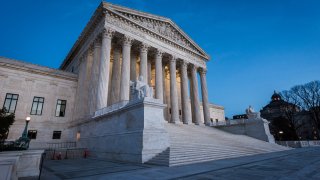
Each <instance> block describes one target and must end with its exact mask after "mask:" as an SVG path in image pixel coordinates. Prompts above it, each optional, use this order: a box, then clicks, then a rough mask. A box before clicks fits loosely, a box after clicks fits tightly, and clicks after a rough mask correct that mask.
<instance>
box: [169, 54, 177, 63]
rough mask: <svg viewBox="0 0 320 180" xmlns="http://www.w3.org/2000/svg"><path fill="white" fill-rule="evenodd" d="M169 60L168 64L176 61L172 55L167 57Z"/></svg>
mask: <svg viewBox="0 0 320 180" xmlns="http://www.w3.org/2000/svg"><path fill="white" fill-rule="evenodd" d="M169 60H170V62H176V61H177V57H176V56H174V55H171V56H170V57H169Z"/></svg>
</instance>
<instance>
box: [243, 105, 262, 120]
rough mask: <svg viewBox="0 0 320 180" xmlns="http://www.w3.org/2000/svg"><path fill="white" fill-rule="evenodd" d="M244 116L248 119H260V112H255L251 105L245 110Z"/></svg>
mask: <svg viewBox="0 0 320 180" xmlns="http://www.w3.org/2000/svg"><path fill="white" fill-rule="evenodd" d="M246 114H247V116H248V118H249V119H252V118H253V119H254V118H260V112H255V111H254V109H253V107H252V106H251V105H250V106H249V108H247V109H246Z"/></svg>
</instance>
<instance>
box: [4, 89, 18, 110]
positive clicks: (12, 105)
mask: <svg viewBox="0 0 320 180" xmlns="http://www.w3.org/2000/svg"><path fill="white" fill-rule="evenodd" d="M18 98H19V94H11V93H7V94H6V98H5V100H4V104H3V108H5V109H6V111H7V113H15V111H16V107H17V102H18Z"/></svg>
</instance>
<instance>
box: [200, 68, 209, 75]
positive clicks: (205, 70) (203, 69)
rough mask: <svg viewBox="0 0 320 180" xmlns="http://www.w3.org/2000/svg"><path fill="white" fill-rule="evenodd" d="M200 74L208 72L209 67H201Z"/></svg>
mask: <svg viewBox="0 0 320 180" xmlns="http://www.w3.org/2000/svg"><path fill="white" fill-rule="evenodd" d="M199 72H200V74H203V75H206V74H207V69H205V68H200V69H199Z"/></svg>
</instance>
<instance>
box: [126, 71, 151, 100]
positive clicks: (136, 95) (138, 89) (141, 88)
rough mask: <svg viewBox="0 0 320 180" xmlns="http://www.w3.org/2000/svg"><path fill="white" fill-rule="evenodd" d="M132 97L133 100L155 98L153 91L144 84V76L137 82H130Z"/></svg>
mask: <svg viewBox="0 0 320 180" xmlns="http://www.w3.org/2000/svg"><path fill="white" fill-rule="evenodd" d="M130 89H131V95H132V98H133V99H142V98H144V97H153V89H152V87H149V85H148V84H147V83H145V82H143V76H139V78H138V79H137V80H136V82H132V81H131V82H130Z"/></svg>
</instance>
